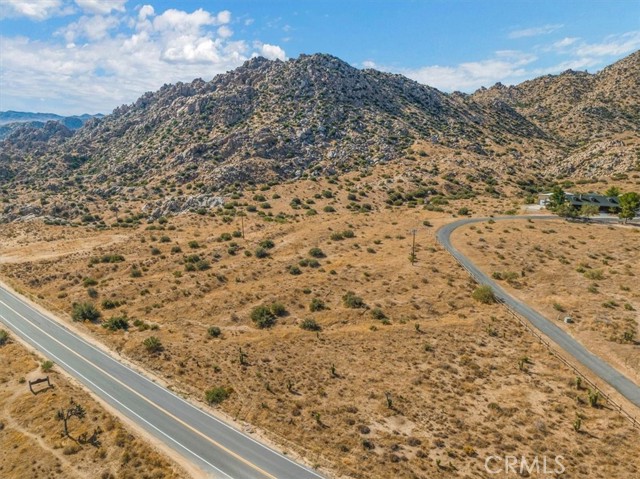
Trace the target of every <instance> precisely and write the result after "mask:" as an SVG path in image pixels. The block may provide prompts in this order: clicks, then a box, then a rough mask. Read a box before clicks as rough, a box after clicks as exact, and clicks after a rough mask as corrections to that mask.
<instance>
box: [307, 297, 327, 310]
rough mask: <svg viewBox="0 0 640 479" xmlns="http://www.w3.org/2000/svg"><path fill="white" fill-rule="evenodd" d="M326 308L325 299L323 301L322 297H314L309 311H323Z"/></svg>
mask: <svg viewBox="0 0 640 479" xmlns="http://www.w3.org/2000/svg"><path fill="white" fill-rule="evenodd" d="M325 308H326V305H325V304H324V301H322V300H321V299H320V298H313V299H312V300H311V302H310V303H309V311H312V312H316V311H322V310H323V309H325Z"/></svg>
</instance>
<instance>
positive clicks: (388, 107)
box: [0, 53, 640, 196]
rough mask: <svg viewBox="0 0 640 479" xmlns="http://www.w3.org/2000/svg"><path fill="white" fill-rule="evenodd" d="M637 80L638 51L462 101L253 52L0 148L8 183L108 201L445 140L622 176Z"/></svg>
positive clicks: (634, 119)
mask: <svg viewBox="0 0 640 479" xmlns="http://www.w3.org/2000/svg"><path fill="white" fill-rule="evenodd" d="M638 78H640V72H639V68H638V53H635V54H633V55H631V56H630V57H628V58H626V59H624V60H622V61H620V62H618V63H616V64H615V65H612V66H610V67H608V68H607V69H605V70H603V71H602V72H600V73H598V74H597V75H589V74H587V73H576V72H565V73H563V74H561V75H558V76H545V77H541V78H538V79H535V80H531V81H528V82H525V83H523V84H521V85H517V86H514V87H505V86H502V85H499V84H498V85H496V86H494V87H492V88H490V89H488V90H487V89H482V90H479V91H478V92H476V93H474V94H473V95H464V94H459V93H454V94H445V93H442V92H440V91H438V90H436V89H434V88H430V87H428V86H425V85H421V84H418V83H416V82H414V81H412V80H409V79H407V78H405V77H403V76H400V75H393V74H387V73H382V72H379V71H375V70H359V69H356V68H353V67H351V66H350V65H348V64H347V63H345V62H343V61H341V60H339V59H338V58H335V57H332V56H329V55H322V54H317V55H310V56H309V55H301V56H300V57H299V58H297V59H292V60H289V61H286V62H282V61H268V60H265V59H263V58H255V59H252V60H250V61H248V62H246V63H245V64H244V65H243V66H241V67H240V68H238V69H236V70H234V71H231V72H229V73H226V74H223V75H218V76H216V77H215V78H213V79H212V80H211V81H208V82H206V81H204V80H201V79H197V80H194V81H193V82H191V83H188V84H185V83H177V84H175V85H165V86H163V87H162V88H161V89H160V90H158V91H157V92H149V93H146V94H145V95H143V96H142V97H141V98H139V99H138V100H137V101H136V102H135V103H133V104H131V105H124V106H121V107H119V108H117V109H116V110H114V112H113V113H112V114H111V115H107V116H105V117H104V118H99V119H96V118H94V119H90V120H89V121H87V122H86V124H85V125H84V126H83V127H82V128H80V129H79V130H77V131H76V132H70V131H68V130H65V129H64V128H63V127H61V126H57V127H54V126H48V127H45V128H43V129H42V130H41V131H36V130H35V129H33V128H29V127H28V126H25V127H23V128H20V129H17V130H15V131H13V132H11V133H10V134H9V135H8V136H7V138H6V139H5V140H4V141H3V142H2V143H1V152H0V179H2V180H4V181H7V182H8V181H10V182H12V183H13V184H16V185H22V186H26V187H29V188H37V189H40V188H43V187H45V186H46V187H47V188H48V189H50V190H54V191H57V190H59V189H60V188H61V187H65V184H67V185H68V180H69V178H70V177H72V176H73V177H74V178H75V183H73V184H74V185H77V184H79V183H80V182H83V181H84V182H85V183H87V184H91V185H92V187H93V188H94V189H96V190H97V192H98V194H100V195H102V196H105V195H106V196H108V195H110V194H112V193H113V192H116V191H120V190H121V189H122V188H123V187H124V186H131V185H140V184H144V185H151V186H153V185H159V184H164V183H166V182H171V183H173V182H175V183H176V184H177V185H180V184H185V183H189V182H198V183H200V184H202V185H205V186H206V190H207V191H219V190H221V189H222V188H224V187H225V186H226V185H229V184H232V183H236V182H248V183H251V182H263V181H267V180H270V179H288V178H295V177H299V176H301V175H303V174H332V173H339V172H342V171H346V170H350V169H354V168H357V167H359V166H362V165H374V164H377V163H380V162H387V161H390V160H394V159H397V158H400V157H403V156H406V155H407V151H408V150H409V148H415V147H416V145H419V148H422V149H424V148H427V149H429V146H430V145H437V146H438V147H439V151H440V152H442V151H444V152H445V153H444V154H443V155H444V156H443V159H445V160H446V158H447V157H450V155H453V154H458V155H459V154H460V153H461V152H464V154H465V155H467V156H472V157H475V158H480V159H481V160H482V161H483V162H485V163H486V164H489V165H492V167H493V168H494V169H495V170H496V171H500V170H501V167H503V166H504V165H505V157H506V158H508V159H509V161H510V162H513V161H514V160H515V162H516V167H517V168H520V169H521V171H526V170H527V169H531V168H536V169H542V170H544V171H551V172H553V173H556V174H559V173H562V174H567V173H575V174H582V173H586V174H590V175H598V174H604V173H610V172H611V171H612V165H611V164H608V163H607V162H608V161H609V160H607V161H605V162H604V163H602V161H601V162H600V163H598V164H597V165H596V166H595V167H593V164H591V163H589V161H590V155H589V151H590V150H589V148H596V149H597V150H598V151H604V153H602V154H601V155H600V157H599V158H600V160H602V157H603V155H604V158H605V159H608V158H609V156H607V155H608V152H609V151H610V150H615V151H616V155H617V156H616V157H615V158H618V159H619V157H623V158H624V161H617V163H616V164H614V165H613V170H615V171H624V170H628V169H630V168H633V167H634V166H635V162H636V161H637V158H636V156H635V155H636V154H637V153H636V152H637V150H636V149H635V148H636V147H635V144H636V140H637V139H638V136H639V129H640V127H639V125H640V107H639V104H638V96H637V95H634V94H633V92H634V91H635V92H638V91H640V89H638V81H639V80H638ZM621 135H622V136H623V137H624V138H621ZM603 142H604V143H603ZM455 152H458V153H455ZM585 152H586V153H585ZM441 154H442V153H441ZM585 154H586V156H587V158H586V159H585ZM572 155H574V156H575V155H578V157H579V159H574V160H571V158H572ZM580 155H582V156H580ZM578 157H576V158H578ZM615 158H614V160H612V161H614V163H615Z"/></svg>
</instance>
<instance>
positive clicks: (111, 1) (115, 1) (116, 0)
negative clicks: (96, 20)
mask: <svg viewBox="0 0 640 479" xmlns="http://www.w3.org/2000/svg"><path fill="white" fill-rule="evenodd" d="M75 2H76V4H77V5H78V6H79V7H80V8H81V9H82V10H83V11H84V12H86V13H93V14H96V15H106V14H108V13H111V12H112V11H116V12H124V11H125V8H124V5H125V3H127V0H75Z"/></svg>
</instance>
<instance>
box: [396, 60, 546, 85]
mask: <svg viewBox="0 0 640 479" xmlns="http://www.w3.org/2000/svg"><path fill="white" fill-rule="evenodd" d="M535 60H536V57H535V56H534V55H531V54H526V53H523V52H519V51H513V50H502V51H498V52H496V53H495V57H494V58H489V59H486V60H480V61H475V62H465V63H460V64H459V65H456V66H440V65H433V66H426V67H422V68H418V69H400V70H397V73H402V74H403V75H406V76H408V77H409V78H411V79H413V80H416V81H417V82H420V83H423V84H426V85H429V86H432V87H435V88H438V89H439V90H445V91H454V90H462V91H470V90H475V89H477V88H479V87H481V86H486V87H488V86H491V85H493V84H494V83H496V82H498V81H500V82H503V83H513V82H514V81H519V80H521V79H524V78H525V77H526V74H527V71H526V69H525V68H524V67H525V66H526V65H529V64H531V63H533V62H534V61H535Z"/></svg>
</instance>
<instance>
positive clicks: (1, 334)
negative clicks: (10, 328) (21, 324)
mask: <svg viewBox="0 0 640 479" xmlns="http://www.w3.org/2000/svg"><path fill="white" fill-rule="evenodd" d="M7 341H9V333H8V332H7V331H5V330H4V329H0V346H4V345H5V344H7Z"/></svg>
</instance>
